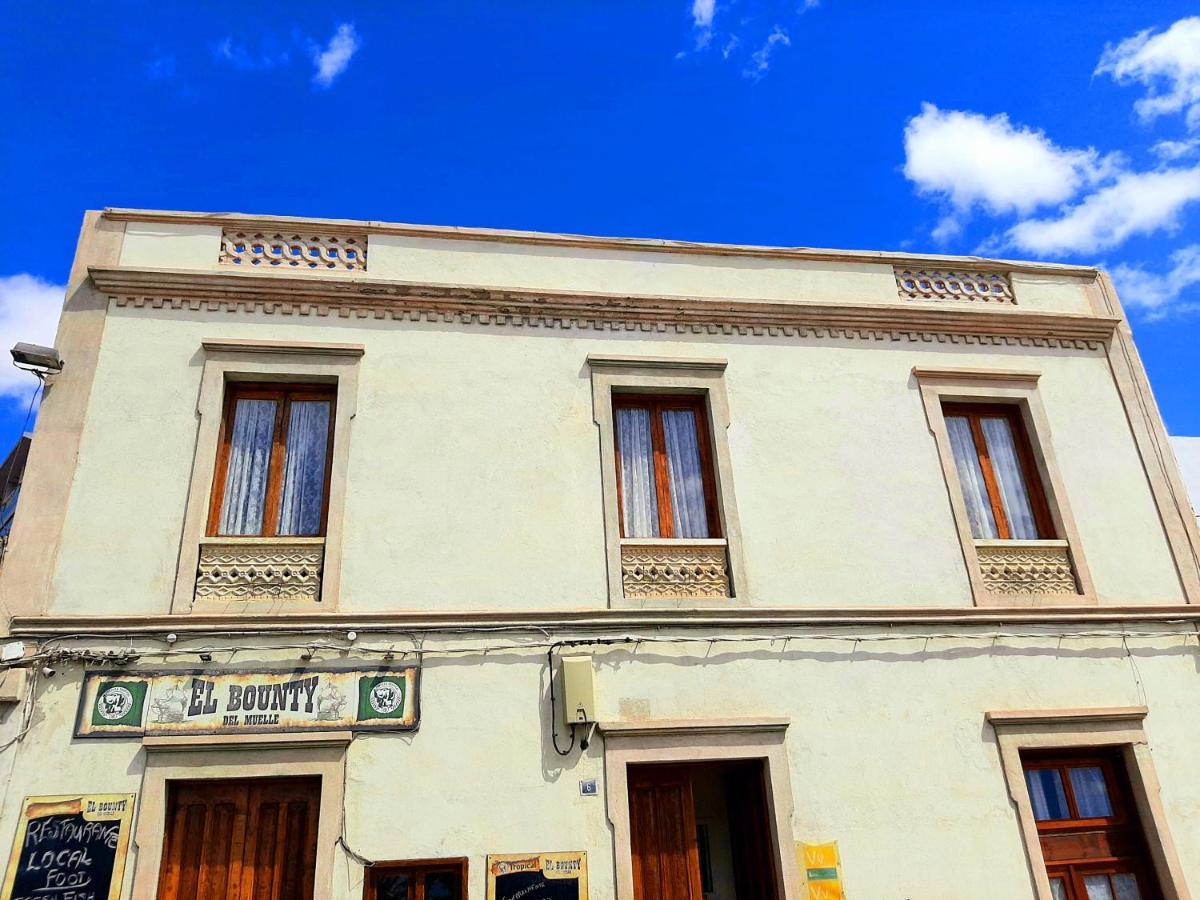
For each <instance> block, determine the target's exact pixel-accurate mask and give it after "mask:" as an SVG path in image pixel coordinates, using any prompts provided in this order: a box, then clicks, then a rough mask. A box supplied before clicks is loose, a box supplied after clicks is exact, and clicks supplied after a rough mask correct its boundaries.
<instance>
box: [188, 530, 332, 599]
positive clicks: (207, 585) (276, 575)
mask: <svg viewBox="0 0 1200 900" xmlns="http://www.w3.org/2000/svg"><path fill="white" fill-rule="evenodd" d="M324 559H325V539H324V538H321V537H299V538H261V537H248V538H236V537H219V538H204V540H202V541H201V543H200V565H199V569H198V571H197V573H196V600H197V601H198V602H200V601H202V602H206V603H243V602H247V601H262V600H268V601H276V602H286V603H316V602H318V601H319V600H320V599H321V572H322V569H323V567H324Z"/></svg>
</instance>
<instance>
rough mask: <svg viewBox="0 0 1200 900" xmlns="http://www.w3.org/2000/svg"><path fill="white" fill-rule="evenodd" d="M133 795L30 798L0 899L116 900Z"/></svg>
mask: <svg viewBox="0 0 1200 900" xmlns="http://www.w3.org/2000/svg"><path fill="white" fill-rule="evenodd" d="M132 821H133V794H84V795H82V796H81V795H78V794H76V795H72V796H68V797H26V798H25V805H24V806H23V807H22V810H21V820H20V822H19V823H18V824H17V835H16V838H15V839H14V841H13V848H12V854H11V855H10V856H9V859H8V869H7V870H6V873H5V876H4V884H3V888H2V889H0V900H32V898H37V900H69V898H70V900H80V898H92V900H118V898H119V897H120V896H121V877H122V875H123V874H124V870H125V855H126V852H127V851H128V849H129V831H130V823H131V822H132Z"/></svg>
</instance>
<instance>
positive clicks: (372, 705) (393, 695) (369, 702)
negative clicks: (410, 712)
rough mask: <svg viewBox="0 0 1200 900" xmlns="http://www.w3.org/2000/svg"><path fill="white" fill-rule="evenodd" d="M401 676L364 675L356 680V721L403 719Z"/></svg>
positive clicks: (402, 681) (403, 700) (403, 702)
mask: <svg viewBox="0 0 1200 900" xmlns="http://www.w3.org/2000/svg"><path fill="white" fill-rule="evenodd" d="M405 684H406V679H405V677H404V676H403V675H364V676H362V677H361V678H359V679H358V719H359V721H360V722H361V721H363V720H365V719H403V718H404V716H405V713H406V710H405V699H406V698H405Z"/></svg>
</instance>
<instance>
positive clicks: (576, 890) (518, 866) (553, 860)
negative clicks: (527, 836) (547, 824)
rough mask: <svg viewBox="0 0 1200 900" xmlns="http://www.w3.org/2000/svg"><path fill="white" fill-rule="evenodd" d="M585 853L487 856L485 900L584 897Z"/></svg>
mask: <svg viewBox="0 0 1200 900" xmlns="http://www.w3.org/2000/svg"><path fill="white" fill-rule="evenodd" d="M587 895H588V884H587V853H585V852H583V851H582V850H581V851H579V852H578V853H532V854H530V853H501V854H489V855H488V858H487V900H587Z"/></svg>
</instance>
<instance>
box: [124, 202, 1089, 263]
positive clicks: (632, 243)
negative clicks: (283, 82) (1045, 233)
mask: <svg viewBox="0 0 1200 900" xmlns="http://www.w3.org/2000/svg"><path fill="white" fill-rule="evenodd" d="M103 215H104V218H106V219H109V220H112V221H114V222H173V223H187V224H190V225H210V226H215V227H220V228H241V229H251V228H253V229H272V230H278V229H297V230H300V231H312V230H317V231H321V230H333V231H339V230H341V231H345V230H350V231H354V232H356V233H362V232H366V233H367V234H368V236H370V235H377V234H379V235H383V234H386V235H398V236H401V237H410V238H429V239H433V240H461V241H475V242H482V243H494V244H495V243H499V244H531V245H540V246H549V247H578V248H582V249H592V250H610V251H611V250H626V251H632V252H641V253H647V252H649V253H685V254H703V255H707V256H742V257H756V258H760V259H762V258H765V259H789V260H795V261H811V262H837V263H875V264H878V265H888V266H893V265H895V266H916V267H930V266H932V267H934V268H946V267H952V268H960V267H966V268H968V269H971V270H975V271H980V272H1001V273H1011V272H1021V273H1027V274H1033V275H1068V276H1072V277H1075V278H1087V279H1093V278H1095V277H1096V276H1097V274H1098V273H1099V270H1097V269H1096V268H1094V267H1093V266H1070V265H1063V264H1061V263H1045V262H1030V261H1027V260H1005V259H990V258H988V257H983V256H947V255H945V254H937V253H918V254H913V253H899V252H894V251H887V250H832V249H828V248H823V247H764V246H759V245H753V244H711V243H702V242H698V241H671V240H662V239H658V238H623V237H596V236H594V235H585V234H556V233H551V232H543V231H515V230H511V229H503V228H462V227H457V226H445V225H411V224H405V223H400V222H378V221H364V220H359V219H311V218H303V217H299V216H263V215H248V214H246V213H205V212H180V211H175V210H153V209H118V208H109V209H106V210H104V213H103Z"/></svg>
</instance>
